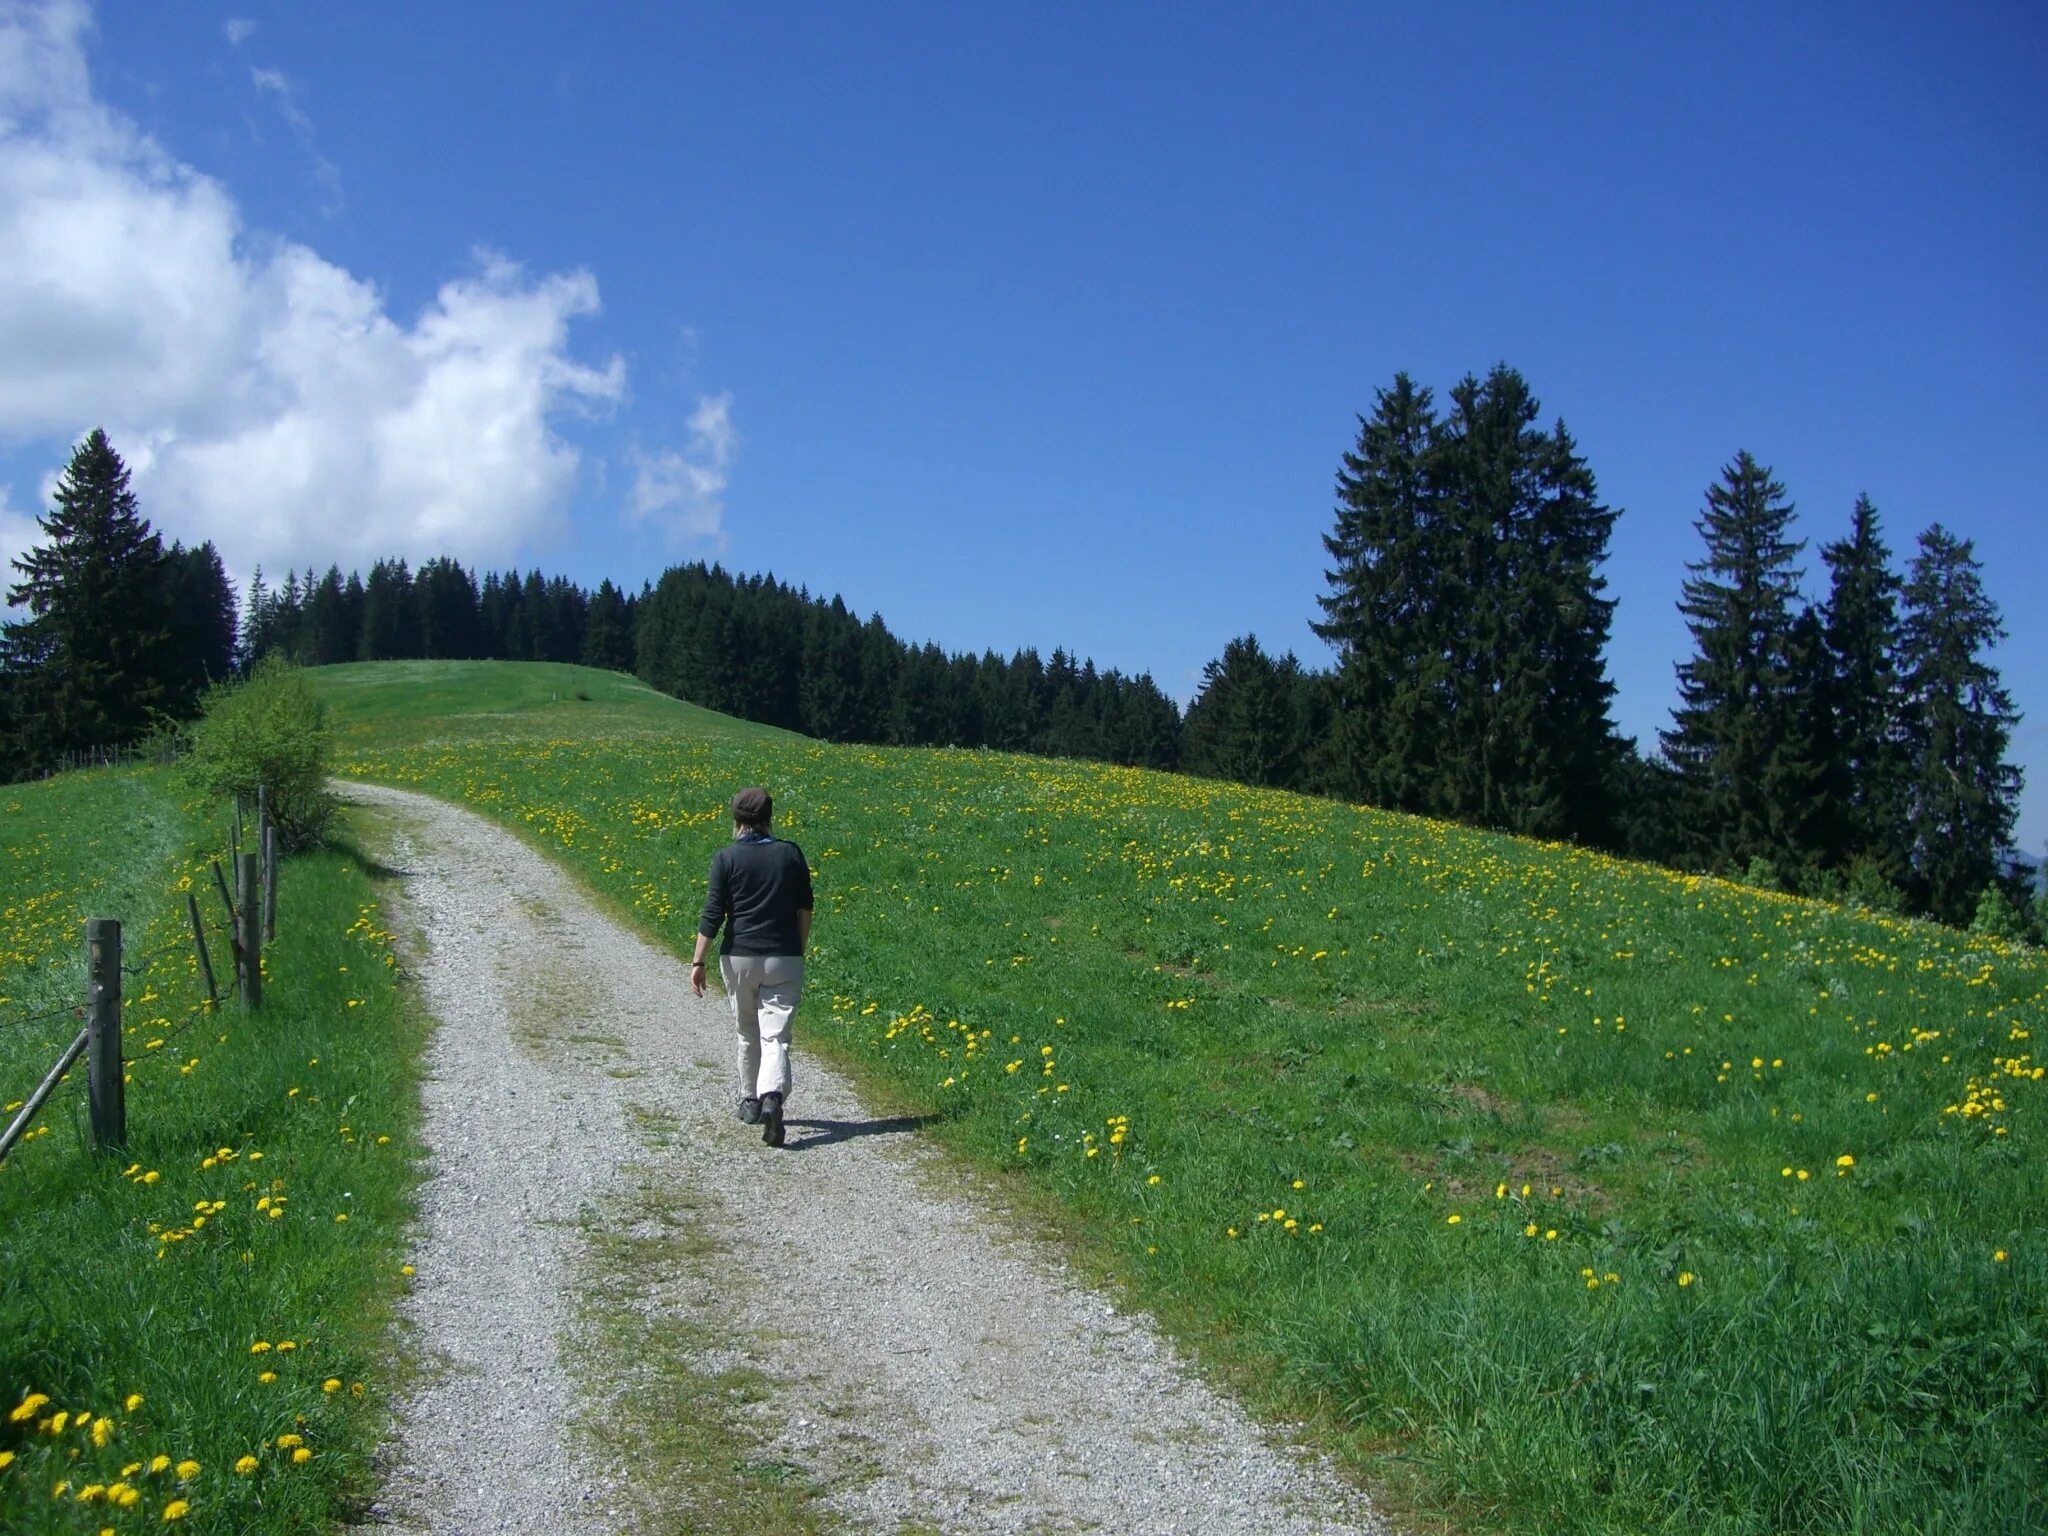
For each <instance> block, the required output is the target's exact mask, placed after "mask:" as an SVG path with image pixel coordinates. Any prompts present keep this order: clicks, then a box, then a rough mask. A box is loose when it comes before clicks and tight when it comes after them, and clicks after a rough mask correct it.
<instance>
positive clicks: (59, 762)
mask: <svg viewBox="0 0 2048 1536" xmlns="http://www.w3.org/2000/svg"><path fill="white" fill-rule="evenodd" d="M184 753H185V747H184V746H183V744H182V743H181V742H180V741H179V739H178V738H177V737H176V736H169V735H166V736H163V737H160V738H156V739H153V740H150V741H147V742H141V743H137V742H129V743H126V744H125V745H121V746H103V747H75V748H73V749H72V750H71V751H69V752H60V753H58V754H57V755H56V757H54V758H52V759H51V760H50V762H49V763H48V764H47V765H45V767H44V768H43V771H42V773H41V774H40V775H39V777H41V778H45V779H47V778H52V777H54V776H55V775H57V774H60V773H75V772H77V771H78V770H80V769H83V768H126V767H129V766H132V765H133V764H136V763H154V764H155V765H157V766H158V767H168V766H169V765H170V764H172V763H175V762H176V761H177V760H178V759H179V758H180V757H182V756H183V755H184Z"/></svg>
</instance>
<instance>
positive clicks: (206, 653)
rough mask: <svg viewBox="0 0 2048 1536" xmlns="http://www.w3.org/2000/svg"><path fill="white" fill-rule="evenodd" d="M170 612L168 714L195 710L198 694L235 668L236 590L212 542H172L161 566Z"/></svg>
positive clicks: (189, 712) (222, 680)
mask: <svg viewBox="0 0 2048 1536" xmlns="http://www.w3.org/2000/svg"><path fill="white" fill-rule="evenodd" d="M164 567H165V577H166V582H167V592H168V608H169V613H170V626H171V634H170V645H171V654H172V655H173V656H174V657H175V658H176V663H177V675H176V677H175V678H174V680H173V683H174V692H175V695H176V702H175V703H174V704H173V706H172V709H171V712H172V713H173V714H177V715H180V716H184V715H190V714H193V713H195V712H196V710H197V708H198V704H199V696H200V695H201V694H202V693H204V692H205V691H206V689H207V688H208V687H209V686H210V685H212V684H214V683H221V682H226V681H227V679H228V678H229V677H230V676H231V675H232V674H233V672H234V667H235V638H236V615H235V589H234V586H233V585H232V584H231V583H230V582H229V581H228V573H227V567H226V566H224V565H223V564H222V563H221V558H220V551H218V550H216V549H215V548H214V547H213V545H212V543H211V542H208V543H205V544H201V545H199V546H198V547H197V548H194V549H186V548H184V547H183V546H182V545H178V544H173V545H172V546H171V548H170V552H169V554H168V555H167V556H166V557H165V562H164Z"/></svg>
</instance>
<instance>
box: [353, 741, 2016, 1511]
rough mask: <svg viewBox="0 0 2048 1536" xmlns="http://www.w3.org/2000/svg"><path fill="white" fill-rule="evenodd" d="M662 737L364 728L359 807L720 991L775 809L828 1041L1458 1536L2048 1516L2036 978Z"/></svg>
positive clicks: (814, 1014) (846, 764) (1387, 851)
mask: <svg viewBox="0 0 2048 1536" xmlns="http://www.w3.org/2000/svg"><path fill="white" fill-rule="evenodd" d="M617 718H618V725H619V729H618V730H617V731H616V732H613V731H611V730H610V728H609V724H608V722H609V720H610V719H611V716H610V711H609V706H605V705H601V704H598V703H597V702H596V701H594V700H593V701H592V707H591V708H590V709H589V711H588V713H587V714H585V715H584V716H583V717H581V719H580V721H579V724H580V726H581V729H579V730H577V731H576V732H575V733H574V734H573V735H572V734H569V733H567V732H562V733H560V734H552V733H550V731H548V730H544V729H540V727H542V726H544V725H553V724H555V723H556V722H555V721H554V720H553V719H549V718H543V717H542V715H540V714H536V715H534V716H533V717H531V718H523V719H508V718H503V717H501V718H500V719H498V720H497V721H495V722H488V723H487V722H485V721H484V720H483V719H482V717H481V716H478V717H473V718H471V719H469V720H467V721H464V722H463V723H462V724H461V726H460V727H459V729H457V728H455V727H454V726H453V725H452V724H451V727H450V729H449V730H448V732H447V733H445V734H444V735H443V736H442V738H441V740H440V741H439V742H438V743H436V744H419V737H418V735H417V733H416V731H415V728H414V722H412V721H410V720H405V719H401V720H399V721H398V722H397V729H396V730H395V731H393V732H392V733H391V734H390V735H389V736H388V737H387V736H386V735H385V734H384V727H383V725H382V724H381V723H380V721H379V720H378V718H377V717H376V716H375V714H374V713H373V712H365V713H364V714H362V715H361V716H359V717H358V718H357V719H356V721H355V723H354V726H353V727H352V734H351V737H350V743H349V752H348V756H349V763H348V768H349V771H350V772H351V773H353V774H356V775H358V776H361V777H366V778H372V779H380V780H384V781H386V782H391V783H397V784H402V785H408V786H414V787H421V788H426V789H428V790H430V791H432V792H435V793H437V794H441V795H444V796H446V797H448V798H450V799H454V800H459V801H462V802H465V803H468V804H471V805H473V806H475V807H476V808H478V809H480V810H482V811H484V812H485V813H486V814H489V815H491V816H494V817H496V818H498V819H499V820H501V821H503V822H505V823H506V824H507V825H509V826H512V827H513V828H514V829H515V830H518V831H520V832H521V833H522V834H524V835H525V836H527V837H528V838H529V839H531V840H533V841H535V842H536V843H537V844H538V845H539V846H541V847H543V848H544V849H546V850H548V851H550V852H552V853H553V854H554V855H555V856H557V857H558V858H560V859H561V860H563V861H564V862H566V863H568V864H569V865H570V866H571V867H573V868H574V869H575V870H576V871H578V873H579V874H580V875H581V876H582V877H583V878H584V879H585V880H586V881H588V882H589V883H590V884H591V885H592V886H593V887H595V888H596V889H598V890H600V891H602V892H604V893H606V894H608V895H610V896H612V897H613V898H614V899H615V900H616V901H617V902H618V903H619V905H620V906H621V907H622V908H623V909H625V910H627V911H629V912H631V913H632V914H633V915H634V916H635V917H636V918H637V920H638V921H639V922H640V923H641V925H642V926H643V928H644V929H645V931H647V932H648V933H650V934H651V935H653V936H655V937H657V938H659V939H661V940H662V941H664V942H666V943H668V944H669V945H671V946H672V947H675V948H677V949H680V948H682V947H683V946H685V945H686V944H687V943H688V942H689V937H690V934H691V931H692V929H693V927H694V916H695V906H696V902H697V900H698V899H699V896H700V894H701V884H700V883H699V882H700V881H701V878H702V874H701V872H702V870H703V868H704V863H705V860H706V859H707V858H708V856H709V854H710V852H711V851H712V849H713V848H714V847H715V846H716V845H717V844H718V843H719V842H720V841H721V840H722V839H723V838H724V837H725V836H726V835H727V831H728V828H727V824H726V821H725V817H724V812H723V806H724V802H725V797H726V795H727V794H729V793H730V791H731V789H732V788H733V787H734V786H736V785H738V784H741V783H746V782H760V783H766V784H768V785H770V786H771V787H772V788H773V789H774V790H775V793H776V796H777V802H778V807H779V817H778V830H779V831H781V832H782V833H783V834H784V835H786V836H789V837H792V838H794V839H796V840H798V841H799V842H801V843H802V844H803V846H804V848H805V850H806V852H807V854H808V856H809V858H810V860H811V862H812V864H813V865H814V866H815V868H816V869H817V871H818V880H819V889H820V892H821V911H820V917H819V925H818V932H817V939H816V944H815V947H814V956H813V959H814V965H813V969H812V974H811V981H810V995H809V999H808V1001H807V1002H806V1004H805V1010H804V1019H805V1021H806V1024H805V1027H806V1031H807V1037H808V1039H809V1040H810V1041H811V1042H812V1043H813V1044H816V1045H818V1046H821V1047H823V1048H825V1049H828V1050H829V1051H830V1052H831V1053H832V1054H833V1055H834V1056H835V1057H836V1058H837V1059H838V1060H840V1061H842V1062H845V1063H848V1064H851V1065H852V1066H854V1067H855V1068H856V1069H857V1070H859V1071H861V1072H863V1073H865V1074H866V1075H867V1077H868V1078H869V1080H870V1081H871V1082H874V1083H877V1084H881V1085H886V1087H887V1089H888V1090H889V1091H890V1092H891V1093H892V1094H894V1095H895V1096H897V1097H899V1098H900V1099H901V1100H903V1101H904V1102H905V1103H906V1104H908V1105H909V1106H911V1107H915V1108H919V1109H925V1110H929V1111H931V1112H934V1113H937V1114H939V1115H940V1116H941V1117H942V1118H941V1120H940V1122H939V1123H938V1124H937V1125H936V1126H935V1127H934V1132H933V1133H934V1134H936V1135H938V1136H939V1137H940V1138H941V1139H942V1140H943V1141H944V1142H945V1143H946V1144H947V1145H948V1146H949V1147H951V1148H953V1149H954V1150H956V1151H957V1152H959V1153H961V1154H962V1155H965V1156H969V1157H971V1158H973V1159H975V1160H977V1161H978V1162H980V1163H982V1164H984V1165H986V1166H990V1167H998V1168H1004V1169H1007V1170H1010V1171H1011V1172H1012V1173H1013V1174H1014V1176H1015V1178H1016V1179H1017V1181H1018V1186H1017V1187H1018V1188H1019V1190H1020V1191H1021V1192H1022V1193H1023V1195H1024V1196H1025V1197H1026V1198H1029V1199H1032V1200H1043V1201H1045V1202H1047V1203H1048V1209H1050V1210H1052V1211H1054V1212H1056V1213H1057V1219H1058V1220H1059V1221H1060V1223H1061V1225H1062V1227H1063V1229H1064V1230H1065V1231H1066V1232H1067V1233H1068V1234H1069V1235H1070V1237H1072V1239H1073V1240H1074V1241H1075V1242H1076V1243H1077V1244H1078V1245H1079V1248H1080V1251H1082V1252H1084V1253H1086V1254H1088V1255H1090V1256H1091V1257H1092V1259H1093V1261H1094V1262H1096V1263H1098V1264H1100V1265H1101V1266H1103V1267H1104V1268H1105V1269H1108V1270H1112V1271H1113V1272H1114V1273H1115V1274H1116V1276H1117V1277H1118V1278H1119V1279H1120V1280H1121V1281H1122V1282H1123V1283H1125V1284H1127V1285H1128V1286H1129V1287H1130V1288H1131V1290H1132V1292H1133V1293H1134V1294H1135V1295H1136V1296H1138V1297H1140V1298H1142V1299H1143V1300H1144V1301H1146V1302H1147V1303H1148V1304H1150V1305H1151V1306H1153V1307H1154V1308H1155V1309H1157V1310H1158V1311H1159V1312H1160V1314H1161V1315H1162V1316H1163V1317H1165V1318H1166V1319H1167V1320H1168V1321H1169V1322H1170V1323H1171V1324H1172V1325H1174V1326H1175V1327H1177V1328H1178V1329H1179V1330H1181V1332H1182V1333H1183V1336H1185V1337H1187V1338H1189V1339H1191V1340H1193V1341H1195V1342H1197V1344H1198V1345H1199V1346H1200V1347H1202V1348H1204V1349H1205V1350H1206V1351H1207V1352H1208V1354H1209V1356H1210V1358H1211V1359H1212V1360H1214V1361H1215V1362H1217V1363H1218V1364H1219V1365H1220V1366H1223V1367H1227V1368H1233V1369H1237V1370H1239V1371H1241V1372H1243V1373H1244V1376H1243V1379H1245V1380H1246V1382H1247V1383H1248V1384H1249V1388H1250V1390H1251V1391H1252V1392H1253V1393H1254V1394H1255V1395H1256V1396H1258V1397H1260V1398H1261V1400H1263V1401H1265V1402H1266V1403H1267V1404H1268V1405H1269V1406H1270V1407H1272V1408H1273V1409H1274V1410H1275V1411H1288V1412H1299V1411H1308V1412H1311V1413H1315V1414H1318V1415H1320V1416H1321V1419H1322V1421H1323V1422H1324V1423H1326V1424H1327V1425H1328V1426H1329V1428H1330V1431H1331V1433H1332V1435H1333V1436H1334V1437H1335V1438H1336V1439H1337V1440H1339V1441H1340V1442H1341V1443H1342V1444H1344V1445H1345V1446H1346V1447H1347V1448H1348V1450H1349V1453H1350V1454H1351V1455H1352V1456H1353V1457H1354V1458H1355V1459H1356V1460H1357V1462H1358V1464H1359V1465H1361V1466H1362V1467H1365V1468H1366V1469H1368V1470H1369V1471H1370V1472H1372V1473H1373V1474H1374V1475H1375V1476H1377V1477H1379V1478H1382V1479H1386V1480H1389V1481H1391V1482H1392V1483H1393V1485H1394V1486H1395V1487H1396V1488H1405V1489H1407V1490H1408V1491H1409V1492H1410V1493H1411V1495H1412V1496H1413V1497H1414V1498H1415V1499H1417V1500H1418V1502H1419V1501H1421V1500H1424V1499H1426V1500H1428V1501H1429V1503H1430V1504H1431V1505H1432V1506H1433V1507H1437V1508H1442V1507H1446V1506H1448V1507H1450V1508H1452V1509H1453V1510H1455V1511H1456V1513H1457V1516H1458V1518H1459V1519H1460V1520H1461V1521H1462V1522H1463V1523H1466V1524H1470V1525H1474V1526H1489V1525H1499V1526H1502V1527H1504V1528H1512V1529H1517V1530H1554V1531H1559V1532H1563V1531H1574V1532H1576V1531H1588V1530H1614V1531H1622V1530H1628V1531H1644V1530H1666V1529H1668V1530H1687V1531H1695V1530H1715V1531H1756V1532H1763V1531H1778V1530H1810V1531H1836V1530H1842V1529H1848V1528H1861V1529H1864V1530H1915V1529H1920V1530H1924V1529H1954V1530H1965V1529H1967V1530H1996V1529H2008V1528H2011V1529H2022V1528H2026V1527H2027V1526H2028V1525H2029V1524H2038V1523H2039V1522H2040V1521H2041V1520H2042V1519H2043V1517H2044V1516H2048V1491H2044V1481H2043V1467H2044V1460H2043V1458H2044V1454H2048V1429H2044V1424H2048V1414H2043V1413H2042V1412H2041V1409H2042V1407H2043V1406H2044V1404H2048V1351H2044V1349H2043V1347H2042V1341H2043V1339H2044V1337H2048V1254H2044V1252H2043V1245H2042V1244H2041V1241H2040V1238H2039V1233H2040V1231H2041V1229H2042V1224H2043V1217H2044V1216H2048V1193H2044V1192H2048V1178H2044V1177H2043V1175H2044V1173H2048V1154H2044V1150H2043V1145H2044V1144H2043V1140H2042V1129H2041V1126H2040V1122H2039V1115H2040V1111H2041V1107H2042V1104H2043V1102H2044V1097H2043V1096H2044V1086H2043V1081H2042V1078H2043V1073H2042V1069H2041V1068H2040V1067H2039V1066H2037V1065H2035V1062H2036V1059H2037V1058H2036V1056H2035V1054H2034V1052H2033V1051H2032V1047H2031V1039H2032V1037H2033V1034H2034V1032H2035V1031H2036V1030H2038V1029H2040V1028H2041V1027H2043V1025H2044V1024H2048V965H2044V963H2043V959H2042V957H2041V956H2040V955H2039V954H2038V953H2037V952H2034V951H2029V950H2024V949H2012V948H2008V947H2006V946H2003V945H2001V944H1999V943H1997V942H1995V941H1985V940H1977V939H1972V938H1969V937H1967V936H1965V935H1962V934H1958V933H1955V932H1953V931H1950V930H1944V929H1940V928H1935V927H1931V926H1926V925H1921V924H1914V923H1903V922H1896V921H1892V920H1888V919H1882V918H1877V917H1873V916H1870V915H1864V914H1857V913H1852V912H1844V911H1837V910H1834V909H1832V908H1828V907H1825V906H1821V905H1817V904H1813V903H1807V902H1801V901H1797V900H1793V899H1789V898H1785V897H1781V896H1776V895H1771V894H1766V893H1763V892H1759V891H1755V890H1750V889H1746V888H1743V887H1739V886H1734V885H1730V884H1726V883H1723V882H1719V881H1714V880H1704V879H1697V878H1691V877H1685V876H1680V875H1675V874H1672V873H1670V872H1668V871H1663V870H1658V869H1652V868H1647V867H1644V866H1638V865H1630V864H1626V863H1623V862H1620V861H1616V860H1612V859H1607V858H1603V857H1600V856H1596V855H1592V854H1588V853H1585V852H1583V851H1580V850H1576V849H1571V848H1564V847H1554V846H1541V845H1536V844H1531V843H1525V842H1519V841H1516V840H1513V839H1508V838H1503V837H1498V836H1493V835H1489V834H1482V833H1476V832H1472V831H1468V830H1466V829H1463V828H1459V827H1455V826H1447V825H1442V824H1437V823H1432V822H1428V821H1424V820H1419V819H1415V818H1408V817H1399V816H1392V815H1386V814H1382V813H1378V812H1375V811H1372V810H1370V809H1365V808H1358V807H1348V806H1341V805H1335V804H1331V803H1328V802H1322V801H1316V800H1309V799H1303V798H1301V797H1297V796H1291V795H1283V794H1275V793H1267V792H1260V791H1255V790H1248V789H1244V788H1240V787H1236V786H1230V785H1224V784H1217V783H1211V782H1205V781H1198V780H1191V779H1186V778H1181V777H1177V776H1172V775H1160V774H1149V773H1141V772H1132V771H1125V770H1119V769H1114V768H1108V767H1103V766H1099V765H1084V764H1076V763H1062V762H1048V761H1043V760H1033V759H1025V758H1013V757H1006V756H1002V755H998V754H987V753H958V752H931V751H885V750H878V749H862V748H837V747H829V746H824V745H820V744H816V743H810V742H804V741H799V740H789V739H783V740H773V739H766V738H758V739H752V740H745V739H739V738H738V737H736V736H733V735H731V734H728V733H720V734H710V733H709V732H691V731H686V730H675V731H670V732H665V733H654V732H650V731H648V730H647V729H645V728H644V721H643V720H641V719H638V718H635V717H633V716H632V715H630V714H621V715H620V716H618V717H617ZM458 737H459V738H460V739H457V738H458Z"/></svg>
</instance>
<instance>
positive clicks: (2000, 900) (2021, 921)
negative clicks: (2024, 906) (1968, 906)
mask: <svg viewBox="0 0 2048 1536" xmlns="http://www.w3.org/2000/svg"><path fill="white" fill-rule="evenodd" d="M1970 932H1972V933H1978V934H1983V935H1984V936H1986V937H1987V938H1993V939H2004V940H2006V941H2007V942H2008V943H2012V944H2019V943H2023V942H2025V940H2026V939H2027V937H2028V934H2027V919H2026V916H2025V915H2024V914H2023V913H2022V912H2021V911H2020V909H2019V908H2018V907H2016V906H2014V905H2013V901H2012V898H2011V897H2010V896H2008V895H2006V894H2005V892H2004V891H2003V890H2002V889H2000V888H1999V887H1998V886H1996V885H1987V886H1985V887H1984V894H1983V895H1982V896H1979V897H1978V898H1977V914H1976V916H1974V917H1972V918H1971V919H1970Z"/></svg>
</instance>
